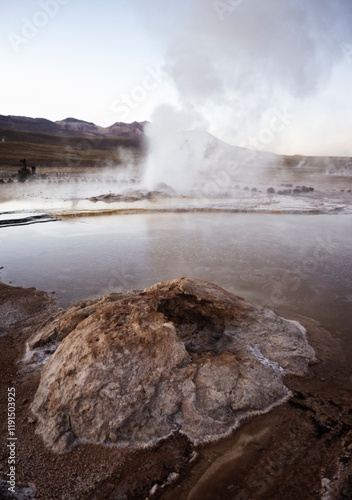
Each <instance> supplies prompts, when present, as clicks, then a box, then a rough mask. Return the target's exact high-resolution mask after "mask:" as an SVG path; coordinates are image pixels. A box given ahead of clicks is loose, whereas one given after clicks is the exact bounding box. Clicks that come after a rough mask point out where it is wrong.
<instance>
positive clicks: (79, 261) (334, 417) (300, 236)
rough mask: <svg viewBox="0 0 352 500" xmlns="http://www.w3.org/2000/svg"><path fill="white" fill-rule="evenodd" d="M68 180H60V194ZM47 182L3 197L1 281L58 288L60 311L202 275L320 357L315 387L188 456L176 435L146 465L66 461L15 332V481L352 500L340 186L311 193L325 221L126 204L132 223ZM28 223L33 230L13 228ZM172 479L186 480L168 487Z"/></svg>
mask: <svg viewBox="0 0 352 500" xmlns="http://www.w3.org/2000/svg"><path fill="white" fill-rule="evenodd" d="M59 180H61V179H56V180H55V181H53V182H52V184H54V183H57V185H58V186H59ZM65 182H66V181H65ZM85 183H86V181H83V182H82V184H85ZM92 184H94V183H92ZM107 184H109V183H107ZM68 185H69V183H67V186H68ZM38 186H39V188H41V189H42V191H43V190H44V193H45V194H43V192H39V191H38V193H37V195H34V196H32V195H31V193H30V192H28V186H27V185H24V186H22V187H21V189H22V190H23V193H22V194H23V197H22V198H19V197H17V196H12V195H11V194H10V192H9V191H7V192H6V196H5V195H4V196H2V197H1V201H2V203H1V205H0V211H1V213H2V216H1V219H2V220H7V221H8V220H10V222H11V221H12V222H13V224H4V225H3V226H2V227H1V228H0V249H1V252H0V256H1V257H0V268H1V269H0V279H1V281H2V282H4V283H12V284H13V285H18V286H20V285H21V286H27V287H33V286H34V287H36V288H37V289H38V290H46V291H48V292H53V294H52V296H53V297H55V298H56V301H57V304H58V305H59V306H62V307H66V306H68V305H71V304H73V303H75V302H77V301H78V300H80V299H86V298H88V297H96V296H99V295H102V294H105V293H107V292H109V291H126V290H129V289H142V288H145V287H147V286H150V285H152V284H154V283H156V282H158V281H163V280H168V279H172V278H176V277H180V276H188V277H190V278H200V279H205V280H208V281H212V282H214V283H217V284H219V285H220V286H223V287H224V288H226V289H228V290H229V291H231V292H233V293H235V294H238V295H242V296H244V297H245V298H248V299H250V300H253V301H254V302H256V303H258V304H262V305H265V306H268V307H269V308H272V309H273V310H275V312H276V313H279V314H282V315H283V316H284V317H287V318H292V319H298V320H299V321H300V322H301V323H302V324H304V325H305V326H306V327H307V328H308V333H309V335H310V341H311V343H312V344H313V345H314V347H315V349H316V350H317V353H318V357H319V358H320V360H321V362H320V363H319V364H318V365H315V366H313V367H312V368H311V371H310V374H309V376H308V377H307V378H306V379H303V380H302V379H292V380H289V381H288V385H289V387H290V388H291V390H292V391H293V395H294V397H293V399H292V400H291V402H290V403H287V404H285V405H283V406H281V407H279V408H276V409H274V410H273V411H272V412H270V413H269V414H267V415H263V416H259V417H256V418H255V419H254V420H253V421H251V422H249V423H248V424H244V426H243V427H242V428H241V429H240V430H238V431H236V432H235V433H234V434H233V436H232V437H231V438H229V439H225V440H222V441H221V442H219V443H217V444H212V445H209V446H206V447H203V448H202V449H198V450H192V449H191V448H190V447H189V443H187V442H185V441H184V439H183V438H182V437H180V436H178V437H176V438H175V441H174V442H173V443H171V442H166V443H164V444H162V445H161V446H160V447H158V448H157V449H155V450H154V449H153V450H149V451H146V452H145V453H142V454H140V455H138V456H135V455H133V456H129V455H125V454H124V453H122V452H121V453H119V452H118V451H117V450H114V451H113V452H110V451H107V449H106V448H102V447H100V448H99V449H96V448H94V447H92V446H86V447H83V446H82V447H79V448H77V449H76V451H75V452H74V453H73V454H69V455H68V456H67V457H64V456H63V457H60V458H58V457H57V456H55V455H53V454H52V453H49V452H48V451H47V450H46V449H45V448H44V447H43V445H42V443H41V440H40V438H39V437H38V436H36V435H35V434H34V426H33V424H32V423H31V422H30V421H28V400H29V399H30V398H31V397H32V395H33V394H34V391H35V388H36V386H37V384H38V377H37V376H34V378H33V377H32V378H31V377H22V376H20V375H19V374H18V373H17V365H16V360H18V359H19V358H20V357H21V356H22V355H23V353H24V340H25V336H23V335H22V333H21V331H17V332H15V333H14V335H13V336H12V335H11V336H10V337H3V338H2V340H1V342H2V346H1V352H2V358H1V363H2V367H3V370H2V374H3V375H4V378H3V383H4V384H5V385H4V388H6V386H7V384H12V383H14V382H15V383H16V384H18V388H19V401H20V406H19V422H20V429H21V430H20V436H21V440H22V447H23V448H22V455H21V454H20V457H19V468H18V472H19V478H18V479H19V481H21V482H24V483H26V482H28V481H29V482H31V481H32V482H35V481H36V482H37V484H38V489H39V492H40V493H39V496H38V498H43V499H44V498H45V499H46V498H65V499H66V498H82V499H83V498H92V499H93V498H94V499H95V498H111V499H113V498H146V497H147V496H148V495H149V497H150V498H157V497H160V498H167V499H169V500H173V499H176V498H177V499H186V498H189V499H192V500H198V499H199V500H205V499H207V498H209V499H215V498H221V499H222V498H229V499H230V498H231V499H238V500H249V499H253V500H254V499H259V498H268V499H269V498H276V499H280V500H281V499H282V498H285V499H291V498H292V499H295V500H296V499H297V498H300V499H307V500H308V499H311V498H314V499H315V498H316V499H318V498H321V499H323V500H328V499H330V498H331V499H338V500H342V499H348V498H352V493H351V491H352V485H351V476H350V474H351V472H349V471H350V467H351V451H352V448H351V447H352V437H351V432H350V429H351V426H352V422H351V420H350V419H351V415H352V410H351V404H350V401H351V391H352V379H351V378H350V377H351V373H350V366H351V365H352V330H351V325H352V253H351V250H350V249H351V247H352V231H351V229H352V228H351V226H352V216H350V215H346V214H347V213H348V210H349V209H348V210H346V207H349V206H350V197H351V194H350V193H349V189H348V185H346V183H345V182H344V181H343V179H342V180H341V179H337V181H336V183H334V184H331V185H326V186H324V185H322V186H321V189H324V190H325V191H324V192H325V194H326V193H328V194H329V193H330V194H329V196H325V197H324V199H322V197H321V195H319V194H318V193H317V190H316V191H315V192H314V193H307V194H306V195H304V196H305V197H306V198H307V197H308V196H310V198H309V203H308V205H309V207H312V206H313V205H314V204H315V205H314V206H317V207H318V208H317V210H315V209H314V211H317V212H319V211H320V212H321V211H323V212H324V210H322V208H324V207H322V205H321V204H325V208H326V207H327V208H328V212H329V213H330V214H329V215H308V214H304V215H298V214H296V215H292V214H283V213H281V214H280V215H277V214H273V213H265V214H253V213H248V214H244V213H190V212H188V211H187V210H185V211H183V212H182V213H154V214H153V213H139V214H133V210H132V212H131V204H129V205H128V206H127V205H126V207H127V208H126V207H123V210H122V211H121V204H119V205H118V208H117V209H118V210H119V213H120V214H121V213H125V214H126V213H129V215H116V214H115V215H111V216H99V217H92V216H89V217H79V214H82V213H85V212H87V210H88V211H89V213H90V214H92V213H93V214H94V213H99V212H101V210H102V209H103V210H105V209H106V210H109V211H112V212H113V211H114V210H116V207H114V206H112V205H111V204H106V203H103V202H98V203H93V202H89V201H88V200H87V199H86V193H84V196H83V195H82V196H79V197H76V198H75V199H71V198H70V197H71V195H72V189H71V188H70V190H68V187H67V186H66V184H64V182H62V183H60V190H61V191H62V196H61V198H60V197H58V196H57V191H55V193H54V194H53V195H51V193H50V192H49V187H48V185H47V184H46V181H43V186H41V185H40V184H38V185H37V188H38ZM8 187H10V186H1V189H2V190H3V189H4V188H5V189H7V188H8ZM126 187H127V186H126ZM244 187H246V186H240V190H237V191H239V193H240V194H239V195H238V197H237V201H236V203H239V206H242V207H243V201H244V200H247V202H246V203H247V209H248V210H249V211H251V210H252V209H253V207H252V203H253V200H255V198H256V197H257V196H260V197H262V198H263V200H264V201H265V203H264V202H263V203H264V205H263V203H262V202H261V203H262V206H261V207H262V208H260V207H259V205H258V203H257V201H256V202H255V203H256V207H257V208H258V207H259V208H260V210H259V211H265V212H278V211H279V212H283V211H285V210H283V201H282V200H284V198H286V197H282V196H281V195H277V193H275V195H274V196H268V195H267V194H266V193H265V194H259V195H257V194H255V193H254V194H252V193H250V192H248V193H247V192H245V191H244ZM37 188H36V189H37ZM44 188H45V189H44ZM64 188H65V189H67V193H68V194H67V195H66V194H65V193H66V191H65V192H64ZM275 189H277V187H276V186H275ZM341 189H343V191H341ZM26 190H27V191H26ZM109 190H110V191H111V192H113V188H112V187H110V188H109ZM98 191H100V192H102V193H104V192H105V193H106V192H108V191H107V190H106V186H105V185H104V186H101V189H100V190H97V189H96V188H94V189H93V188H92V190H91V192H92V193H93V192H94V193H95V194H97V193H98ZM3 192H4V191H3ZM15 193H16V191H15ZM32 194H33V192H32ZM88 195H89V193H88ZM304 196H302V197H301V196H300V197H299V198H297V197H296V198H295V197H293V196H291V197H287V200H289V201H290V207H291V208H289V205H288V204H287V203H286V202H285V203H286V208H288V211H292V207H293V206H295V207H296V209H295V210H296V211H298V212H299V213H301V214H302V213H304V212H305V211H306V210H305V209H304V210H303V209H302V207H304V206H305V205H304V204H305V203H306V201H305V200H306V198H305V197H304ZM264 198H265V199H264ZM38 200H40V204H38ZM276 200H279V201H276ZM213 201H214V199H213ZM203 202H204V203H205V205H204V207H199V201H198V202H197V203H196V205H197V206H196V208H197V209H199V208H202V209H206V207H207V206H208V205H209V198H205V199H203V201H202V203H203ZM100 203H101V205H100ZM143 203H145V202H144V201H143ZM148 203H149V202H148ZM162 203H165V200H163V201H162ZM312 203H313V205H312ZM177 204H179V205H180V204H181V205H182V204H185V206H184V207H183V208H182V206H181V209H182V210H183V209H184V208H186V209H187V206H188V208H189V205H190V203H189V200H188V201H187V200H186V201H185V199H183V198H180V199H179V200H177ZM157 205H158V202H156V204H155V203H154V205H153V206H154V208H155V207H156V208H158V207H157ZM224 205H226V206H227V207H230V208H231V207H232V208H233V207H234V203H233V201H231V199H229V200H227V201H226V200H225V201H224V199H220V200H219V201H217V202H216V203H215V206H213V207H212V209H215V210H216V211H220V212H221V210H222V209H223V208H224ZM340 205H342V206H343V207H345V208H341V206H340ZM148 206H149V207H150V205H148ZM279 206H281V208H280V209H279ZM319 206H320V208H319ZM134 207H137V209H138V210H140V211H141V212H145V210H147V209H148V207H147V208H146V207H144V206H143V205H142V206H141V207H139V208H138V206H136V205H134ZM263 207H264V209H263ZM132 208H133V206H132ZM159 208H160V207H159ZM174 208H175V207H173V208H172V207H171V209H174ZM179 208H180V207H179ZM193 208H194V205H193ZM208 208H209V207H208ZM225 208H226V207H225ZM23 209H26V210H25V212H23ZM161 209H162V207H161ZM164 209H165V207H164ZM234 211H241V210H237V209H235V210H234ZM309 211H310V209H309V210H308V212H309ZM5 212H7V213H5ZM9 212H12V213H10V214H9ZM14 212H15V213H14ZM58 212H59V213H60V215H63V214H66V216H67V215H69V216H70V217H71V216H72V215H74V216H75V217H74V218H70V217H69V218H67V219H65V220H59V221H51V222H48V223H45V224H44V223H43V224H37V223H36V222H43V221H44V220H43V219H42V220H41V219H40V218H39V219H38V221H36V220H35V219H36V217H41V216H42V215H43V214H46V213H54V214H57V213H58ZM343 212H344V213H345V215H337V214H341V213H343ZM334 213H335V214H336V215H333V214H334ZM9 215H10V216H9ZM33 217H34V220H33ZM19 219H23V220H27V221H29V222H30V223H29V224H28V225H27V224H25V225H21V226H18V220H19ZM33 222H34V223H33ZM5 295H6V294H5ZM322 327H324V328H322ZM27 334H28V332H27ZM330 335H331V336H330ZM2 393H4V390H2ZM2 397H3V394H2ZM193 451H196V453H197V455H194V454H193ZM20 453H21V452H20ZM195 457H197V458H195ZM112 461H113V465H112ZM4 470H5V469H4V467H3V471H4ZM170 474H179V476H177V477H175V476H171V479H170ZM168 478H169V481H170V482H171V483H172V484H171V485H169V486H168V485H167V484H166V483H167V482H168ZM172 478H174V479H172ZM163 485H164V486H163ZM150 490H152V492H153V495H152V494H149V493H148V492H150Z"/></svg>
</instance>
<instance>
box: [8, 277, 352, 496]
mask: <svg viewBox="0 0 352 500" xmlns="http://www.w3.org/2000/svg"><path fill="white" fill-rule="evenodd" d="M17 299H18V301H21V307H16V304H17ZM9 301H10V302H11V304H12V305H11V307H12V308H13V309H14V310H15V311H17V312H16V314H17V318H16V320H17V322H15V323H13V322H12V324H11V321H8V322H7V327H6V331H5V333H6V332H7V335H3V336H2V337H1V338H0V363H1V370H2V377H1V393H0V400H1V435H2V436H3V438H2V444H3V447H2V457H1V458H2V461H1V476H2V478H6V474H7V472H8V464H7V457H8V451H7V449H6V445H5V443H6V437H7V416H6V413H7V401H6V398H7V388H8V387H15V389H16V410H17V411H16V436H17V439H18V440H17V449H16V451H17V463H16V481H17V489H16V490H17V498H38V499H45V500H46V499H50V498H52V499H65V500H66V499H92V500H93V499H103V498H108V499H133V498H136V499H139V498H141V499H142V498H147V497H148V498H165V499H166V498H167V499H173V498H178V499H183V498H184V499H186V498H190V499H192V500H196V499H206V498H209V499H210V498H211V499H216V498H221V499H222V498H226V499H248V500H249V499H253V500H254V499H261V498H268V499H269V498H273V499H280V500H281V499H283V498H285V499H295V500H296V499H303V500H304V499H307V500H308V499H318V498H322V499H324V500H327V499H328V498H329V499H337V500H342V499H349V498H352V465H351V464H352V431H351V426H352V403H351V391H352V384H351V371H350V370H349V369H348V368H346V367H344V366H343V353H341V351H340V349H339V347H338V345H337V344H336V343H335V342H334V341H333V339H332V338H331V336H330V335H329V333H328V332H326V331H325V330H324V329H322V328H321V327H320V326H319V325H318V324H316V323H315V322H314V321H312V320H308V319H306V318H300V317H292V318H290V319H295V320H298V321H300V323H301V324H303V325H304V326H305V327H306V328H307V334H308V339H309V342H310V343H311V345H313V347H314V349H315V351H316V354H317V357H318V358H319V362H318V363H317V364H315V365H313V366H311V367H310V370H309V373H308V375H307V376H306V377H305V378H298V377H286V378H285V383H286V385H287V386H288V387H289V388H290V389H291V390H292V391H293V398H292V399H290V400H289V401H288V402H287V403H285V404H282V405H281V406H279V407H276V408H274V409H273V410H272V411H271V412H269V413H267V414H265V415H260V416H256V417H254V418H252V419H251V420H249V421H248V422H246V423H243V424H242V426H241V427H240V428H239V429H237V430H236V431H234V432H233V433H232V435H231V436H230V437H227V438H225V439H222V440H220V441H219V442H217V443H214V444H210V445H202V446H199V447H195V446H193V445H192V444H191V443H190V441H189V440H188V439H187V438H186V437H185V436H181V435H178V434H175V435H174V436H173V437H170V438H168V439H166V440H162V441H160V442H159V443H158V444H157V445H156V446H154V447H151V448H147V449H144V450H138V451H134V452H131V451H128V450H127V449H123V448H117V447H107V446H102V445H91V444H85V445H78V446H76V447H75V448H74V449H73V450H72V451H71V452H69V453H66V454H57V453H54V452H52V451H51V450H49V449H48V448H46V447H45V446H44V444H43V441H42V439H41V438H40V436H38V434H36V433H35V425H34V422H33V419H32V415H31V413H30V410H29V405H30V403H31V402H32V400H33V398H34V395H35V392H36V390H37V387H38V383H39V373H38V372H37V371H34V372H32V373H30V374H29V373H25V372H23V371H22V372H21V371H20V370H19V367H18V365H17V361H19V360H20V359H21V358H22V357H23V355H24V354H25V342H26V340H27V339H28V338H29V336H31V334H33V332H34V331H35V329H37V328H38V325H40V324H43V320H44V319H45V316H46V317H47V316H48V315H53V314H54V313H55V309H54V304H53V303H52V301H51V300H50V299H49V298H48V297H47V296H46V295H45V294H44V293H42V292H38V291H36V290H34V289H30V290H26V289H22V288H12V287H9V286H7V285H3V284H0V304H1V307H2V308H5V310H6V311H9V310H10V308H9V306H8V302H9ZM19 310H23V311H24V312H23V314H22V313H19V312H18V311H19ZM284 315H285V317H289V316H288V313H287V312H284ZM25 318H27V319H25ZM167 483H169V484H167ZM29 484H33V485H35V491H36V493H33V488H32V489H31V488H27V490H25V489H24V487H25V485H29ZM21 485H22V486H21ZM151 490H152V493H150V492H151ZM31 491H32V493H31ZM21 492H22V496H21ZM0 494H2V498H13V497H11V496H6V485H5V484H3V485H2V489H1V490H0ZM26 495H27V496H26Z"/></svg>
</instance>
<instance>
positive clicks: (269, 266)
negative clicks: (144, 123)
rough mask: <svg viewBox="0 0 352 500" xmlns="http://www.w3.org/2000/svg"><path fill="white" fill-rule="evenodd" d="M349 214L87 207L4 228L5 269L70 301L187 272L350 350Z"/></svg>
mask: <svg viewBox="0 0 352 500" xmlns="http://www.w3.org/2000/svg"><path fill="white" fill-rule="evenodd" d="M351 223H352V218H351V217H350V216H348V215H345V216H336V215H335V216H334V215H272V214H229V213H218V214H217V213H203V214H199V213H183V214H172V213H168V214H150V213H149V214H148V213H145V214H130V215H111V216H99V217H82V218H75V219H71V220H60V221H54V222H48V223H45V224H31V225H25V226H11V227H1V228H0V248H1V253H0V255H1V257H0V266H3V269H2V270H1V271H0V278H1V280H2V281H3V282H4V283H9V282H11V283H12V284H13V285H15V286H20V285H21V286H25V287H33V286H34V287H36V288H38V289H41V290H46V291H48V292H50V291H54V292H55V295H54V296H55V297H56V301H57V303H58V304H59V305H60V306H62V307H66V306H69V305H72V304H73V303H75V302H77V301H78V300H82V299H87V298H91V297H96V296H99V295H101V294H105V293H108V292H120V291H126V290H130V289H143V288H145V287H148V286H150V285H152V284H154V283H156V282H158V281H163V280H169V279H173V278H176V277H181V276H187V277H190V278H200V279H204V280H208V281H212V282H214V283H217V284H218V285H220V286H222V287H224V288H226V289H227V290H229V291H231V292H233V293H235V294H238V295H241V296H244V297H246V298H249V299H251V300H252V301H254V302H256V303H259V304H262V305H265V306H268V307H270V308H272V309H274V310H275V311H276V312H278V311H292V312H294V313H299V314H301V315H304V316H308V317H311V318H314V319H316V320H318V321H319V322H320V323H321V324H322V325H323V326H324V327H326V328H327V329H328V330H330V331H331V332H332V333H333V334H334V336H336V337H338V338H341V339H342V341H343V345H344V346H345V348H346V352H348V353H349V357H350V358H351V359H352V332H351V325H352V252H351V248H352V231H351Z"/></svg>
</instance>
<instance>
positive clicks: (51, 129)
mask: <svg viewBox="0 0 352 500" xmlns="http://www.w3.org/2000/svg"><path fill="white" fill-rule="evenodd" d="M147 123H148V122H147V121H144V122H133V123H123V122H116V123H114V124H113V125H111V126H110V127H100V126H99V125H96V124H95V123H92V122H86V121H84V120H78V119H76V118H66V119H65V120H59V121H56V122H52V121H51V120H47V119H45V118H29V117H26V116H13V115H8V116H4V115H0V129H8V130H22V131H26V132H37V133H41V134H50V135H59V136H66V137H126V138H135V137H140V136H142V135H143V134H144V127H145V125H146V124H147Z"/></svg>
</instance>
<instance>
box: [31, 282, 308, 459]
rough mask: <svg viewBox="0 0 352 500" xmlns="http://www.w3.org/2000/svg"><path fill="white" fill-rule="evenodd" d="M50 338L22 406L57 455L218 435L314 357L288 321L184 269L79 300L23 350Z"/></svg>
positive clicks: (273, 398)
mask: <svg viewBox="0 0 352 500" xmlns="http://www.w3.org/2000/svg"><path fill="white" fill-rule="evenodd" d="M60 342H61V343H60ZM59 343H60V345H59V347H58V348H57V349H56V351H55V352H54V354H52V355H51V356H50V358H49V360H48V361H47V362H46V364H45V366H44V369H43V372H42V375H41V381H40V384H39V388H38V390H37V393H36V395H35V398H34V402H33V404H32V411H33V412H34V413H35V415H36V416H37V417H38V420H39V427H38V431H39V432H40V433H41V434H42V436H43V439H44V441H45V443H46V444H47V445H48V446H49V447H51V448H52V449H53V450H55V451H58V452H62V451H67V450H69V449H70V447H71V446H72V445H73V444H74V443H75V442H77V441H81V442H94V443H105V444H119V445H129V446H132V447H141V446H146V445H149V444H152V443H154V442H156V441H157V440H160V439H162V438H164V437H166V436H168V435H170V434H171V433H173V432H177V431H179V432H181V433H184V434H186V435H187V436H188V437H189V438H190V439H191V440H192V441H193V442H194V443H201V442H204V441H207V440H212V439H216V438H218V437H220V436H223V435H225V434H228V433H229V432H230V431H231V429H233V428H235V427H236V426H237V425H238V424H239V422H240V420H241V419H243V418H244V417H246V416H248V415H252V414H255V413H259V412H264V411H267V410H268V409H270V408H271V407H272V406H273V405H276V404H278V403H279V402H281V401H283V400H285V399H286V398H287V397H288V390H287V389H286V387H285V385H284V383H283V375H284V374H286V373H292V374H297V375H302V374H303V373H304V372H305V371H306V369H307V366H308V364H309V363H310V362H312V361H313V360H314V351H313V349H312V348H311V347H310V346H309V345H308V343H307V341H306V337H305V331H304V329H303V328H302V327H301V326H300V325H299V324H298V323H295V322H292V321H287V320H284V319H282V318H280V317H278V316H276V315H275V314H274V313H273V312H272V311H269V310H266V309H261V308H256V307H253V306H251V305H249V304H247V303H246V302H245V301H244V300H242V299H240V298H238V297H235V296H234V295H232V294H230V293H228V292H226V291H225V290H223V289H222V288H220V287H218V286H216V285H214V284H211V283H207V282H204V281H200V280H189V279H186V278H180V279H177V280H173V281H168V282H164V283H159V284H157V285H154V286H152V287H151V288H147V289H145V290H144V291H142V292H129V293H128V294H110V295H107V296H105V297H103V298H101V299H99V300H95V301H89V302H81V303H79V304H77V305H76V306H74V307H73V308H71V309H69V310H67V311H64V312H61V313H59V315H58V316H57V317H56V319H55V320H54V321H53V322H51V323H48V324H47V325H46V326H44V327H43V329H42V330H41V331H40V332H39V333H38V334H37V335H36V336H35V337H34V338H33V339H32V340H31V342H30V349H31V352H32V353H33V352H34V353H35V351H36V350H38V349H49V351H50V346H54V348H55V347H56V345H58V344H59ZM52 350H54V349H52Z"/></svg>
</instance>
